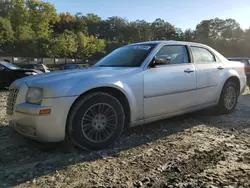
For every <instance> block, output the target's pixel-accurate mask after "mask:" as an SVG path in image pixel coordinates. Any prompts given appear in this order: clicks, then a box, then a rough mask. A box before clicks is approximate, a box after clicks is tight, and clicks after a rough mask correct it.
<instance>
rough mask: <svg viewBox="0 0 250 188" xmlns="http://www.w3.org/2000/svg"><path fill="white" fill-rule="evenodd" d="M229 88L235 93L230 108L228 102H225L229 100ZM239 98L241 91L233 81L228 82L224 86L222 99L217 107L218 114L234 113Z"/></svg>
mask: <svg viewBox="0 0 250 188" xmlns="http://www.w3.org/2000/svg"><path fill="white" fill-rule="evenodd" d="M229 88H231V89H233V93H234V95H235V98H234V99H232V104H231V105H230V107H229V106H228V105H227V102H225V101H226V100H227V99H226V97H227V92H228V90H229ZM238 97H239V89H238V87H237V85H236V84H235V83H234V82H232V81H227V82H226V83H225V85H224V86H223V89H222V92H221V95H220V99H219V103H218V105H217V106H216V112H217V113H219V114H230V113H232V112H233V111H234V109H235V107H236V105H237V101H238Z"/></svg>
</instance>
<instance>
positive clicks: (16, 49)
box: [0, 0, 250, 58]
mask: <svg viewBox="0 0 250 188" xmlns="http://www.w3.org/2000/svg"><path fill="white" fill-rule="evenodd" d="M150 40H180V41H194V42H199V43H204V44H207V45H209V46H211V47H213V48H215V49H216V50H218V51H219V52H221V53H222V54H223V55H225V56H250V55H249V53H250V29H246V30H243V29H242V28H241V27H240V25H239V23H237V22H236V21H235V20H234V19H219V18H215V19H210V20H204V21H202V22H200V23H198V24H197V26H196V28H195V29H194V30H192V29H187V30H185V31H182V30H181V29H180V28H178V27H175V26H174V25H172V24H170V23H169V22H167V21H165V20H163V19H161V18H158V19H156V20H155V21H154V22H152V23H149V22H147V21H145V20H136V21H128V20H126V19H125V18H121V17H117V16H113V17H109V18H107V19H102V18H101V17H99V16H98V15H96V14H93V13H90V14H86V15H83V14H82V13H77V14H75V15H72V14H70V13H68V12H66V13H60V14H58V13H57V11H56V8H55V6H54V5H52V4H50V3H48V2H43V1H39V0H0V56H21V57H68V58H100V57H102V56H103V55H105V54H107V53H109V52H111V51H112V50H114V49H116V48H117V47H120V46H123V45H126V44H130V43H134V42H141V41H150Z"/></svg>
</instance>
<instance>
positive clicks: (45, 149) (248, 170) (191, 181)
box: [0, 91, 250, 188]
mask: <svg viewBox="0 0 250 188" xmlns="http://www.w3.org/2000/svg"><path fill="white" fill-rule="evenodd" d="M248 93H249V92H248V91H246V92H245V94H244V95H243V96H241V97H240V99H239V104H238V106H237V109H236V111H235V112H234V113H233V114H230V115H223V116H216V115H214V114H213V112H212V110H205V111H200V112H196V113H192V114H188V115H184V116H178V117H175V118H171V119H168V120H164V121H159V122H156V123H153V124H149V125H146V126H143V127H137V128H134V129H131V130H129V131H128V132H126V133H124V134H123V135H122V137H121V139H120V140H119V141H118V142H117V143H116V144H115V145H114V146H112V148H110V149H106V150H102V151H98V152H85V151H80V150H78V149H76V148H73V149H71V150H69V149H68V147H66V146H65V145H63V144H52V145H51V144H49V145H47V144H41V143H37V142H35V141H31V140H28V139H25V138H23V137H22V136H20V135H18V134H16V133H15V132H14V131H12V129H11V128H10V127H9V126H8V123H7V120H6V115H5V105H6V95H7V92H3V91H2V92H0V152H1V155H0V169H1V170H0V187H44V188H46V187H75V188H80V187H169V188H170V187H180V188H185V187H187V188H192V187H225V188H226V187H228V188H229V187H250V115H249V113H250V94H248ZM65 148H66V149H65Z"/></svg>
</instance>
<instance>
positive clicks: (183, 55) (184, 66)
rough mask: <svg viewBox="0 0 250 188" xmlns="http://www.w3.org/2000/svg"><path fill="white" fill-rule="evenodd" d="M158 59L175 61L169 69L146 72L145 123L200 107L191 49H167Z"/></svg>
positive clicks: (177, 47) (181, 46) (170, 64)
mask: <svg viewBox="0 0 250 188" xmlns="http://www.w3.org/2000/svg"><path fill="white" fill-rule="evenodd" d="M156 55H168V56H170V57H171V61H170V63H169V64H167V65H157V66H156V67H153V68H148V69H146V70H145V71H144V118H145V119H148V118H149V119H150V118H154V117H157V116H164V115H166V114H170V113H175V112H179V111H183V110H186V109H188V108H191V107H193V106H195V105H196V104H195V95H196V70H195V67H194V65H193V63H191V58H190V54H189V52H188V48H187V46H185V45H165V46H163V47H162V48H161V49H160V50H159V51H158V52H157V54H156ZM146 122H147V121H146Z"/></svg>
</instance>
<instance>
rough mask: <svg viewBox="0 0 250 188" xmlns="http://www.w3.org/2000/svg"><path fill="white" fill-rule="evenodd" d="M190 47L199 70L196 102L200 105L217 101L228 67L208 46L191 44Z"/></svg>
mask: <svg viewBox="0 0 250 188" xmlns="http://www.w3.org/2000/svg"><path fill="white" fill-rule="evenodd" d="M190 49H191V52H192V56H193V60H194V66H195V68H196V71H197V97H196V103H198V104H199V105H208V104H213V103H216V101H217V99H218V91H219V90H220V81H221V77H222V76H223V75H224V72H225V71H226V67H225V66H223V64H222V62H220V61H219V59H218V58H216V56H215V54H213V52H212V51H210V50H209V49H208V48H205V47H203V46H190Z"/></svg>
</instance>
